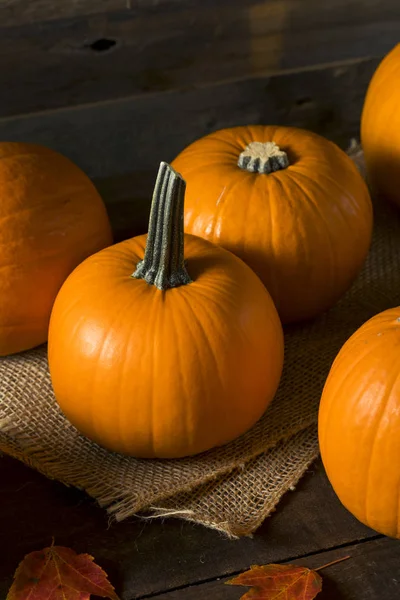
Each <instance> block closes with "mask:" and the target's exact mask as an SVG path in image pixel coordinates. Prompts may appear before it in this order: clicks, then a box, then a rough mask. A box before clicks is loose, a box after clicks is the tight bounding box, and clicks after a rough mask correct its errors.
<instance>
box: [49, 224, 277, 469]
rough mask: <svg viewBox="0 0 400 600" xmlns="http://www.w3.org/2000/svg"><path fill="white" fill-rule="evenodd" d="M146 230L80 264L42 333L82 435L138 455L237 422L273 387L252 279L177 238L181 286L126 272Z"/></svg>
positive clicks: (205, 443)
mask: <svg viewBox="0 0 400 600" xmlns="http://www.w3.org/2000/svg"><path fill="white" fill-rule="evenodd" d="M146 237H147V236H140V237H137V238H133V239H131V240H127V241H124V242H121V243H120V244H117V245H115V246H113V247H110V248H107V249H105V250H103V251H101V252H99V253H98V254H96V255H94V256H92V257H90V258H88V259H87V260H86V261H85V262H83V263H82V264H81V265H80V266H79V267H77V269H76V270H75V271H74V272H73V273H72V275H71V276H70V277H69V278H68V279H67V281H66V282H65V284H64V285H63V287H62V289H61V291H60V293H59V295H58V297H57V300H56V302H55V305H54V309H53V313H52V317H51V323H50V332H49V365H50V373H51V378H52V382H53V387H54V391H55V396H56V398H57V401H58V402H59V404H60V406H61V409H62V410H63V411H64V413H65V415H66V416H67V417H68V419H69V420H70V421H71V422H72V423H73V424H74V425H75V426H76V427H77V428H78V430H79V431H81V432H82V433H83V434H85V435H86V436H87V437H89V438H91V439H93V440H95V441H96V442H98V443H99V444H100V445H102V446H104V447H106V448H108V449H110V450H114V451H117V452H121V453H125V454H129V455H134V456H137V457H145V458H152V457H160V458H166V457H167V458H168V457H169V458H175V457H180V456H188V455H191V454H196V453H199V452H202V451H203V450H207V449H209V448H212V447H214V446H219V445H221V444H225V443H226V442H228V441H230V440H232V439H233V438H236V437H237V436H239V435H240V434H242V433H243V432H245V431H246V430H248V429H249V428H250V427H251V426H252V425H253V424H254V423H255V422H256V421H257V420H258V419H259V418H260V417H261V415H262V414H263V412H264V411H265V409H266V408H267V406H268V404H269V403H270V401H271V400H272V398H273V396H274V394H275V391H276V389H277V386H278V383H279V379H280V375H281V370H282V364H283V334H282V328H281V324H280V321H279V318H278V315H277V312H276V309H275V307H274V305H273V302H272V300H271V298H270V296H269V294H268V292H267V291H266V290H265V288H264V286H263V285H262V283H261V282H260V280H259V279H258V278H257V277H256V276H255V275H254V273H253V272H252V271H251V270H250V269H249V268H248V267H247V266H246V265H245V264H244V263H243V262H242V261H240V260H238V259H237V258H236V257H235V256H233V255H232V254H231V253H229V252H226V251H225V250H223V249H222V248H218V247H216V246H214V245H213V244H210V243H209V242H207V241H205V240H203V239H200V238H196V237H194V236H185V257H186V260H187V270H188V272H189V275H190V276H191V278H192V279H193V282H192V283H190V284H189V285H184V286H181V287H177V288H174V289H169V290H167V291H165V292H161V291H160V290H158V289H157V288H156V287H154V286H152V285H148V284H147V283H145V282H144V281H143V280H140V279H132V278H131V276H130V275H131V273H132V272H133V270H134V268H135V265H136V264H137V263H138V262H139V260H142V258H143V255H144V250H145V243H146Z"/></svg>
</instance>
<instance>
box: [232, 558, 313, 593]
mask: <svg viewBox="0 0 400 600" xmlns="http://www.w3.org/2000/svg"><path fill="white" fill-rule="evenodd" d="M226 583H228V584H229V585H246V586H249V587H251V589H250V590H249V591H248V592H247V593H246V594H244V596H242V598H241V600H313V598H315V596H316V595H317V594H318V593H319V592H320V591H321V589H322V579H321V577H320V575H318V573H316V571H312V570H311V569H307V568H306V567H296V566H294V565H264V566H262V567H259V566H253V567H250V570H249V571H245V572H244V573H241V574H240V575H238V576H237V577H235V578H234V579H230V580H229V581H227V582H226Z"/></svg>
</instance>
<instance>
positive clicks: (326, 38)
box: [0, 0, 400, 117]
mask: <svg viewBox="0 0 400 600" xmlns="http://www.w3.org/2000/svg"><path fill="white" fill-rule="evenodd" d="M124 1H125V0H124ZM95 4H96V3H95V2H92V1H90V0H86V1H83V0H82V2H79V1H78V0H75V2H74V1H72V0H68V1H67V0H63V2H61V3H56V2H45V1H44V0H40V1H39V2H37V0H35V2H29V1H28V0H26V1H25V0H24V1H23V0H19V2H18V1H17V0H13V1H12V3H11V4H10V5H9V6H8V7H7V5H6V7H5V8H2V9H0V10H2V13H1V19H0V73H1V83H2V85H1V86H0V116H3V117H5V116H10V115H15V114H23V113H29V112H37V111H42V110H48V109H52V108H59V107H63V106H76V105H79V104H84V103H90V102H97V101H102V100H111V99H114V98H123V97H126V96H131V95H137V94H139V95H141V94H147V93H149V92H156V91H170V90H182V89H187V88H188V87H198V86H200V87H201V86H204V85H210V84H214V83H220V82H224V81H236V80H239V79H243V78H249V77H254V76H258V75H263V76H267V75H271V74H274V73H277V72H279V71H281V70H287V69H298V68H304V67H309V66H315V65H319V64H327V63H331V62H338V61H343V60H351V59H355V58H365V57H367V56H382V55H383V54H385V53H386V52H387V51H388V50H389V49H390V48H392V47H393V46H394V45H395V44H396V43H397V41H398V31H399V26H400V11H399V10H398V3H397V0H367V1H366V0H331V1H330V2H321V1H320V0H218V2H215V1H214V0H188V1H187V2H183V1H182V0H180V1H178V0H163V1H161V2H160V1H156V2H144V1H143V0H141V1H140V2H139V3H138V2H137V1H135V2H133V0H132V4H131V9H127V8H123V1H122V0H121V2H117V0H113V1H111V0H108V1H106V2H105V3H104V6H103V5H101V3H100V2H97V5H98V11H97V12H93V13H92V10H94V8H95ZM41 5H44V6H45V7H49V10H53V11H56V10H60V15H61V16H62V17H63V18H57V19H56V18H53V19H52V20H44V21H43V22H37V20H36V18H34V16H32V18H31V19H28V20H25V21H26V22H24V21H23V20H22V24H21V25H19V26H16V25H15V26H13V27H11V26H8V27H6V26H5V25H6V24H7V22H8V21H7V18H6V19H5V20H4V15H7V10H8V9H10V10H11V8H12V7H13V6H14V11H16V10H17V8H18V6H19V7H20V10H21V11H22V12H23V14H25V13H26V14H30V11H31V12H32V11H33V14H36V13H37V11H39V12H40V6H41ZM23 7H24V8H23ZM50 7H53V8H52V9H50ZM54 7H57V8H54ZM79 7H81V8H82V10H87V11H89V12H90V13H91V14H82V15H80V16H70V18H66V17H67V16H68V15H66V14H64V13H65V11H67V12H68V11H72V13H71V12H70V15H71V14H73V11H74V10H78V9H79ZM84 7H86V8H84ZM4 11H6V12H4ZM24 11H25V12H24ZM32 19H33V21H34V22H31V21H32ZM99 40H106V41H105V42H104V41H103V43H102V42H99ZM96 41H97V42H98V44H97V45H96V44H94V43H95V42H96ZM93 44H94V46H93ZM112 44H113V45H112Z"/></svg>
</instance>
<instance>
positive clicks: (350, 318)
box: [0, 144, 400, 538]
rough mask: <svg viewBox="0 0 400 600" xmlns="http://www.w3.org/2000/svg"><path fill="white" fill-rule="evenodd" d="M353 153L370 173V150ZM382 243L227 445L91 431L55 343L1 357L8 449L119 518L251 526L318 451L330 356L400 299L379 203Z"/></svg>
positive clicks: (295, 342)
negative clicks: (145, 448)
mask: <svg viewBox="0 0 400 600" xmlns="http://www.w3.org/2000/svg"><path fill="white" fill-rule="evenodd" d="M349 153H350V155H351V156H352V157H353V158H354V160H355V161H356V163H357V164H358V166H359V168H360V170H361V171H362V172H363V163H362V153H360V149H359V147H357V145H354V144H353V145H352V146H351V147H350V150H349ZM375 208H376V215H375V232H374V238H373V245H372V249H371V252H370V254H369V257H368V259H367V262H366V265H365V267H364V269H363V271H362V273H361V275H360V276H359V278H358V279H357V281H356V282H355V284H354V285H353V287H352V288H351V290H350V291H349V293H348V294H347V295H346V297H345V298H343V300H342V301H341V302H340V303H339V304H338V305H337V306H336V307H335V308H334V309H333V310H331V311H330V312H329V313H327V314H325V315H323V316H322V317H321V318H319V319H318V320H316V321H314V322H313V323H311V324H308V325H299V326H293V327H290V328H288V329H287V330H286V332H285V344H286V346H285V352H286V356H285V368H284V373H283V377H282V381H281V384H280V387H279V390H278V393H277V396H276V398H275V399H274V401H273V403H272V405H271V406H270V408H269V409H268V410H267V412H266V414H265V415H264V417H263V418H262V419H261V420H260V421H259V423H257V424H256V425H255V426H254V427H253V429H252V430H251V431H249V432H248V433H247V434H246V435H244V436H242V437H241V438H240V439H238V440H236V441H234V442H232V443H231V444H228V445H227V446H225V447H223V448H219V449H216V450H212V451H210V452H206V453H204V454H202V455H200V456H196V457H192V458H187V459H181V460H165V461H161V460H137V459H134V458H127V457H123V456H120V455H117V454H113V453H110V452H107V451H106V450H104V449H103V448H100V447H99V446H97V445H96V444H94V443H92V442H90V441H89V440H87V439H86V438H84V437H82V436H81V435H80V434H79V433H78V432H77V430H76V429H75V428H74V427H73V426H72V425H71V424H70V423H68V421H67V420H66V419H65V418H64V416H63V415H62V414H61V412H60V410H59V409H58V405H57V403H56V402H55V399H54V396H53V392H52V388H51V383H50V377H49V374H48V368H47V356H46V348H45V347H42V348H37V349H35V350H32V351H30V352H26V353H23V354H20V355H17V356H12V357H8V358H3V359H1V360H0V450H2V451H3V452H5V453H7V454H10V455H11V456H14V457H15V458H17V459H19V460H21V461H23V462H24V463H26V464H28V465H29V466H31V467H33V468H34V469H36V470H38V471H40V472H41V473H43V474H45V475H46V476H47V477H50V478H54V479H57V480H59V481H61V482H63V483H65V484H67V485H73V486H76V487H79V488H81V489H84V490H86V492H87V493H88V494H89V495H90V496H92V497H93V498H95V499H96V500H97V501H98V503H99V504H100V505H101V506H103V507H106V508H107V510H108V512H109V513H110V515H111V516H112V517H113V518H115V519H116V520H118V521H120V520H123V519H125V518H127V517H129V516H132V515H137V514H138V513H140V516H141V517H142V518H157V517H158V518H160V517H166V516H178V517H180V518H182V519H186V520H189V521H193V522H196V523H201V524H203V525H205V526H207V527H210V528H213V529H216V530H218V531H220V532H223V533H224V534H226V535H227V536H229V537H232V538H234V537H239V536H244V535H251V534H252V532H254V531H255V530H256V529H257V527H258V526H259V525H260V524H261V523H262V521H263V520H264V519H265V518H266V517H267V516H268V515H269V514H270V513H271V512H272V511H273V510H274V508H275V506H276V505H277V503H278V502H279V500H280V498H281V497H282V496H283V494H285V493H286V492H287V491H288V490H290V489H293V488H294V486H295V485H296V484H297V482H298V481H299V479H300V477H301V476H302V475H303V473H304V472H305V471H306V470H307V468H308V466H309V465H310V463H311V462H312V461H313V460H314V459H315V457H316V456H317V455H318V439H317V426H316V423H317V412H318V403H319V399H320V395H321V391H322V387H323V384H324V382H325V379H326V376H327V374H328V372H329V368H330V365H331V363H332V360H333V359H334V357H335V355H336V353H337V352H338V350H339V349H340V347H341V345H342V344H343V343H344V341H345V340H346V339H347V338H348V337H349V335H351V334H352V333H353V331H355V330H356V329H357V327H359V326H360V325H361V324H362V323H363V322H364V321H365V320H366V319H368V318H369V317H371V316H372V315H373V314H376V313H377V312H379V311H381V310H384V309H386V308H389V307H392V306H395V305H397V304H400V265H399V264H398V260H399V258H398V257H399V253H398V245H397V244H398V240H399V239H400V218H399V214H398V212H396V211H395V210H394V209H392V208H391V207H390V206H386V205H383V204H382V205H379V206H376V207H375Z"/></svg>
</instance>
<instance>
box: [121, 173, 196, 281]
mask: <svg viewBox="0 0 400 600" xmlns="http://www.w3.org/2000/svg"><path fill="white" fill-rule="evenodd" d="M185 188H186V183H185V181H184V180H183V179H182V177H181V176H180V175H179V173H177V172H176V171H174V169H173V168H172V167H171V166H170V165H169V164H167V163H165V162H162V163H161V164H160V168H159V170H158V175H157V180H156V185H155V187H154V192H153V200H152V203H151V211H150V221H149V232H148V235H147V243H146V250H145V253H144V258H143V260H141V261H140V262H139V263H138V264H137V266H136V271H135V272H134V273H133V274H132V277H134V278H135V279H144V281H146V282H147V283H149V284H151V285H155V286H156V287H157V288H158V289H159V290H167V289H169V288H174V287H179V286H181V285H186V284H188V283H191V281H192V280H191V279H190V277H189V275H188V272H187V271H186V267H185V260H184V232H183V206H184V197H185Z"/></svg>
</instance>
